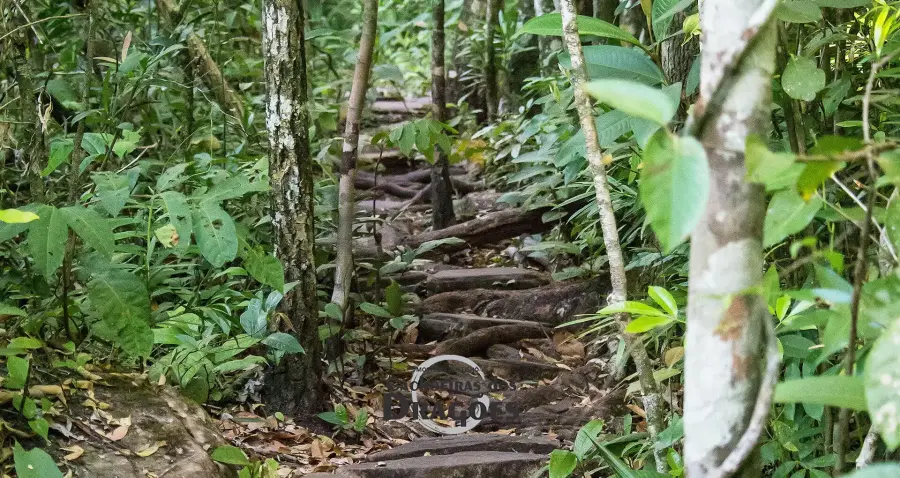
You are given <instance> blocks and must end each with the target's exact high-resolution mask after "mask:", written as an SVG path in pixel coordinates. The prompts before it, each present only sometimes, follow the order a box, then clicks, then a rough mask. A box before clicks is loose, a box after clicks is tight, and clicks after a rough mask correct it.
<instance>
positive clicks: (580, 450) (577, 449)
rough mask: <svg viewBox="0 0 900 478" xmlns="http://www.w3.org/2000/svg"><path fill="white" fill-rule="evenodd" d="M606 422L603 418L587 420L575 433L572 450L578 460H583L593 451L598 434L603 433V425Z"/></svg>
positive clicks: (598, 437)
mask: <svg viewBox="0 0 900 478" xmlns="http://www.w3.org/2000/svg"><path fill="white" fill-rule="evenodd" d="M605 426H606V422H604V421H603V420H591V421H589V422H587V424H585V425H584V426H583V427H581V429H580V430H578V434H577V435H575V444H574V445H573V446H572V452H573V453H575V456H576V457H578V459H580V460H584V459H585V458H587V457H588V455H589V454H590V453H591V452H592V451H594V448H595V447H596V445H595V443H597V442H598V441H600V435H601V434H602V433H603V427H605Z"/></svg>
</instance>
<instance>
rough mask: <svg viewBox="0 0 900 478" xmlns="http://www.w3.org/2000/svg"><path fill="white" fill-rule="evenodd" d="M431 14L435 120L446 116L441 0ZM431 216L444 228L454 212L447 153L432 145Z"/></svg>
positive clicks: (434, 225) (432, 90)
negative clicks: (433, 147)
mask: <svg viewBox="0 0 900 478" xmlns="http://www.w3.org/2000/svg"><path fill="white" fill-rule="evenodd" d="M433 2H434V3H433V5H432V16H433V21H432V23H433V28H434V32H433V33H432V36H431V100H432V103H433V104H434V111H433V115H434V119H435V121H441V122H444V121H446V120H447V86H446V85H447V77H446V74H447V73H446V68H445V61H444V48H445V44H444V43H445V41H444V21H445V18H444V14H445V11H444V0H433ZM431 219H432V227H433V228H434V229H435V230H437V229H443V228H445V227H447V226H450V225H452V224H453V223H454V222H456V215H455V214H454V212H453V185H452V184H451V183H450V169H449V164H448V162H447V157H446V156H445V155H444V154H443V153H442V152H441V151H440V149H439V148H435V149H434V166H433V167H432V168H431Z"/></svg>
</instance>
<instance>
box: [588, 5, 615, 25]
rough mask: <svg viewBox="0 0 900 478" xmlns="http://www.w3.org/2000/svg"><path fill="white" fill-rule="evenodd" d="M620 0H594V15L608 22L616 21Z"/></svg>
mask: <svg viewBox="0 0 900 478" xmlns="http://www.w3.org/2000/svg"><path fill="white" fill-rule="evenodd" d="M618 6H619V0H593V12H594V17H595V18H599V19H601V20H603V21H604V22H607V23H613V22H615V21H616V8H617V7H618Z"/></svg>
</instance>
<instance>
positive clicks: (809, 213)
mask: <svg viewBox="0 0 900 478" xmlns="http://www.w3.org/2000/svg"><path fill="white" fill-rule="evenodd" d="M819 209H822V199H821V198H820V197H818V196H813V197H812V198H810V200H809V201H804V200H803V198H802V197H800V195H799V194H797V193H796V192H794V191H791V190H785V191H781V192H778V193H777V194H775V196H774V197H772V202H770V203H769V208H768V210H766V222H765V227H764V234H763V246H764V247H769V246H773V245H775V244H778V243H779V242H781V241H782V240H783V239H784V238H786V237H788V236H790V235H791V234H795V233H797V232H800V231H802V230H803V228H805V227H806V225H807V224H809V223H810V222H811V221H812V220H813V218H814V217H815V216H816V213H817V212H819Z"/></svg>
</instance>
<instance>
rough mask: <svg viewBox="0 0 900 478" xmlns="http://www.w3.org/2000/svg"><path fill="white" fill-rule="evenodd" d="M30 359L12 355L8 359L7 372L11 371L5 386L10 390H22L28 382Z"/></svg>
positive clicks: (4, 383)
mask: <svg viewBox="0 0 900 478" xmlns="http://www.w3.org/2000/svg"><path fill="white" fill-rule="evenodd" d="M29 363H30V362H29V361H28V359H24V358H22V357H17V356H15V355H11V356H9V357H8V358H7V359H6V370H7V371H9V375H7V377H6V380H5V381H4V382H3V386H4V387H6V388H8V389H10V390H21V389H22V387H24V386H25V383H26V382H27V381H28V367H29Z"/></svg>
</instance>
